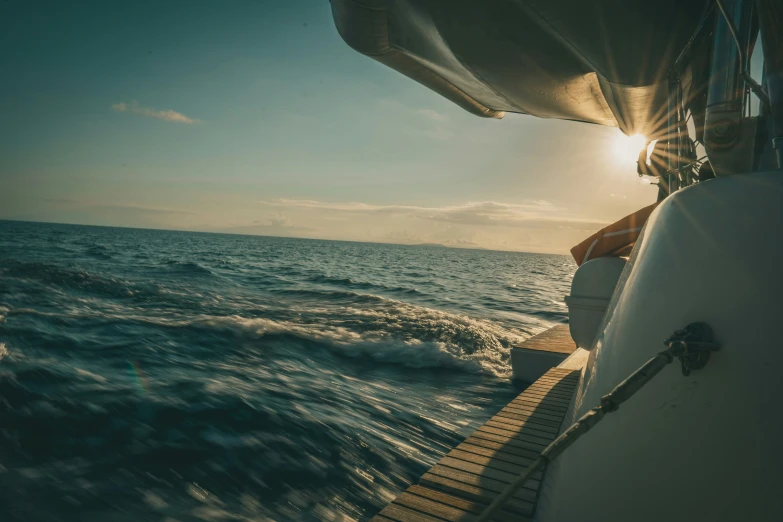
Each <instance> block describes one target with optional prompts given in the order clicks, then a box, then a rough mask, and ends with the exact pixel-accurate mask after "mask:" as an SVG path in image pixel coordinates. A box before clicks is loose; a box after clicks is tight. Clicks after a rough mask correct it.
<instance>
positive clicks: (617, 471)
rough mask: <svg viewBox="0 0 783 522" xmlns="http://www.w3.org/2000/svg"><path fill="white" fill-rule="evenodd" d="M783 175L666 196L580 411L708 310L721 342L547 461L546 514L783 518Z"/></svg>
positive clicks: (542, 504)
mask: <svg viewBox="0 0 783 522" xmlns="http://www.w3.org/2000/svg"><path fill="white" fill-rule="evenodd" d="M782 269H783V174H781V173H780V172H774V173H759V174H752V175H743V176H732V177H729V178H721V179H715V180H711V181H708V182H705V183H701V184H698V185H696V186H693V187H691V188H688V189H684V190H682V191H680V192H678V193H676V194H674V195H673V196H671V197H670V198H668V199H667V200H666V201H665V202H663V203H662V204H661V205H660V206H659V208H658V209H657V210H656V211H655V213H654V214H653V215H652V216H651V218H650V220H649V221H648V223H647V225H646V228H645V230H644V232H643V236H642V238H641V239H640V241H639V242H638V243H637V245H636V247H635V249H634V252H633V254H632V256H631V259H630V261H629V263H628V265H627V267H626V269H625V271H624V272H623V275H622V276H621V279H620V282H619V284H618V286H617V289H616V291H615V294H614V296H613V298H612V302H611V303H610V305H609V308H608V311H607V314H606V317H605V319H604V323H603V325H602V327H601V329H600V330H599V334H598V336H597V338H596V342H595V347H594V348H593V350H592V352H591V355H590V361H589V363H588V365H587V367H586V368H585V370H584V371H583V375H582V380H581V382H580V387H579V389H578V391H577V395H576V400H575V404H574V406H573V407H572V411H571V412H570V417H566V424H568V423H569V422H572V421H573V420H575V419H576V418H578V417H579V416H581V415H582V414H584V413H586V412H587V411H588V410H589V409H590V408H592V407H594V406H596V405H598V404H599V402H600V398H601V396H603V395H605V394H607V393H608V392H609V391H611V390H612V388H613V387H614V386H616V385H617V384H618V383H619V382H621V381H622V380H623V379H625V378H626V377H627V376H628V375H630V374H631V373H632V372H633V371H634V370H636V369H637V368H638V367H639V366H641V365H642V364H643V363H644V362H645V361H646V360H647V359H649V358H650V357H652V356H653V355H655V354H656V353H658V352H660V351H661V350H663V349H665V346H664V344H663V340H664V339H666V338H667V337H668V336H669V335H671V334H672V333H673V332H674V331H675V330H678V329H682V328H683V327H685V326H686V325H687V324H689V323H692V322H696V321H703V322H706V323H708V324H709V325H710V326H711V327H712V328H713V331H714V333H715V337H716V340H717V341H718V342H719V343H720V344H721V350H720V351H719V352H717V353H715V354H713V355H712V357H711V359H710V361H709V363H708V364H707V366H706V368H704V369H702V370H696V371H694V372H693V373H691V375H690V376H688V377H685V376H683V375H682V372H681V371H680V367H679V363H678V362H677V361H675V362H674V363H673V364H672V365H670V366H669V367H667V368H666V369H664V371H663V372H661V373H660V374H659V375H658V376H657V377H656V378H655V379H654V380H653V381H652V382H651V383H649V384H648V385H647V386H646V387H645V388H643V389H642V390H641V391H639V392H638V393H637V395H636V396H634V397H633V398H632V399H631V400H630V401H628V402H627V403H626V404H624V405H623V406H622V407H621V409H620V410H619V411H617V412H615V413H613V414H611V415H609V416H607V417H606V418H605V419H604V421H603V422H602V423H601V424H599V425H598V426H597V427H596V428H595V429H594V430H593V431H591V432H589V433H588V434H586V435H585V436H584V437H582V438H581V439H580V440H579V441H577V442H576V443H575V444H574V445H573V446H572V447H571V448H569V449H568V450H567V451H566V452H565V454H563V455H562V456H561V457H560V458H559V459H558V460H557V461H555V462H554V463H553V464H552V465H551V466H550V469H549V472H548V474H547V479H546V482H545V484H544V486H543V490H542V493H541V497H540V501H539V508H538V512H537V515H536V518H537V520H541V521H546V522H553V521H557V522H560V521H578V522H590V521H630V520H633V521H634V522H645V521H650V522H653V521H654V522H660V521H662V520H666V521H675V520H683V521H688V522H694V521H700V520H705V521H710V522H719V521H737V520H753V521H767V520H769V521H780V520H783V444H782V443H783V411H782V410H783V408H781V399H783V341H782V340H781V339H783V302H782V300H783V277H781V270H782Z"/></svg>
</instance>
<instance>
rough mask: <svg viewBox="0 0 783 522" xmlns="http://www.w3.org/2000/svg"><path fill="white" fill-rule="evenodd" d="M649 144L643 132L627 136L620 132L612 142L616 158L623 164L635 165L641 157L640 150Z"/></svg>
mask: <svg viewBox="0 0 783 522" xmlns="http://www.w3.org/2000/svg"><path fill="white" fill-rule="evenodd" d="M646 144H647V138H645V137H644V136H642V135H641V134H633V135H631V136H626V135H625V134H623V133H622V132H618V133H617V135H616V136H615V138H614V143H613V144H612V152H613V153H614V157H615V159H616V160H617V161H618V163H621V164H622V165H633V164H635V163H636V161H637V160H638V159H639V151H641V150H642V148H643V147H644V146H645V145H646Z"/></svg>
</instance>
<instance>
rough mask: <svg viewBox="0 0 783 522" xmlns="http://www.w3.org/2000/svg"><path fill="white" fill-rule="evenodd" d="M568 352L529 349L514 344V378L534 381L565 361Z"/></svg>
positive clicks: (512, 354)
mask: <svg viewBox="0 0 783 522" xmlns="http://www.w3.org/2000/svg"><path fill="white" fill-rule="evenodd" d="M566 357H567V355H566V354H563V353H557V352H544V351H541V350H527V349H525V348H519V347H516V346H514V347H513V348H511V371H512V375H513V378H514V379H517V380H520V381H525V382H533V381H536V380H538V378H539V377H541V376H542V375H544V374H545V373H546V372H548V371H549V370H551V369H552V368H554V367H555V366H557V365H558V364H560V363H561V362H563V360H565V358H566Z"/></svg>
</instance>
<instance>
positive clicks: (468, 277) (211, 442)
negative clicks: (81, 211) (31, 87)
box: [0, 222, 574, 522]
mask: <svg viewBox="0 0 783 522" xmlns="http://www.w3.org/2000/svg"><path fill="white" fill-rule="evenodd" d="M20 237H24V238H25V240H24V241H20V240H19V238H20ZM477 267H480V268H477ZM573 268H574V267H573V264H571V263H570V262H569V261H568V260H567V259H566V258H563V257H559V256H537V255H525V254H511V253H502V252H480V251H460V250H450V249H427V248H421V249H419V248H416V247H397V246H394V245H362V244H356V243H339V242H323V241H307V240H293V239H291V240H289V239H280V238H277V239H276V238H250V237H242V236H217V235H203V234H188V233H177V232H164V231H144V230H120V229H100V228H95V227H76V226H59V225H41V224H25V223H9V222H0V419H2V424H3V425H2V427H0V506H3V508H2V509H6V510H7V511H9V512H13V513H15V515H14V516H16V518H17V519H20V520H51V521H66V520H86V521H93V520H95V521H99V520H101V521H102V520H113V521H117V522H119V521H122V522H124V521H137V520H167V517H168V520H179V521H182V522H184V521H189V520H221V521H222V520H264V519H272V520H346V519H357V520H364V519H369V518H371V517H372V516H373V515H374V514H375V513H376V512H377V510H378V509H379V508H380V507H381V506H383V505H384V504H385V503H386V502H387V501H388V499H389V498H391V497H392V496H393V495H395V494H396V493H398V492H400V491H401V490H403V489H405V488H406V487H407V486H408V485H409V484H411V483H412V482H413V481H414V480H416V479H417V477H418V476H419V475H420V474H421V473H422V472H423V471H424V469H426V467H427V466H429V465H431V464H433V463H434V462H435V461H436V460H437V459H438V458H439V455H440V454H442V453H443V452H444V451H445V450H446V449H447V448H449V447H451V446H453V445H454V444H456V443H457V442H458V441H459V440H460V439H461V438H462V437H464V436H465V435H466V434H467V433H468V432H469V431H470V430H471V429H472V428H473V427H475V426H477V425H478V424H479V423H480V422H482V421H483V420H484V419H485V418H487V417H488V416H489V415H491V413H492V412H493V411H494V410H496V409H498V408H499V407H500V406H501V405H502V404H504V403H505V402H507V401H508V400H509V399H510V398H511V397H512V396H513V395H514V394H515V393H516V390H515V388H514V386H513V384H512V383H510V382H509V380H508V379H507V377H508V374H509V364H508V353H509V347H510V346H511V345H513V344H514V343H516V342H518V341H520V340H522V339H524V338H526V337H527V336H529V335H530V334H531V333H532V332H535V331H540V330H542V329H543V328H545V327H546V326H547V325H549V324H551V322H552V321H563V320H564V318H565V317H566V315H565V306H564V304H563V303H562V295H564V294H565V293H566V292H567V291H568V282H569V280H570V274H571V273H572V272H573ZM12 519H13V518H12Z"/></svg>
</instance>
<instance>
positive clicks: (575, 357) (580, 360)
mask: <svg viewBox="0 0 783 522" xmlns="http://www.w3.org/2000/svg"><path fill="white" fill-rule="evenodd" d="M589 356H590V352H588V351H587V350H585V349H584V348H577V349H576V350H574V353H572V354H571V355H569V356H568V357H566V359H565V360H564V361H563V362H561V363H560V364H558V365H557V367H558V368H562V369H563V370H581V369H583V368H584V367H585V365H587V358H588V357H589Z"/></svg>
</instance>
